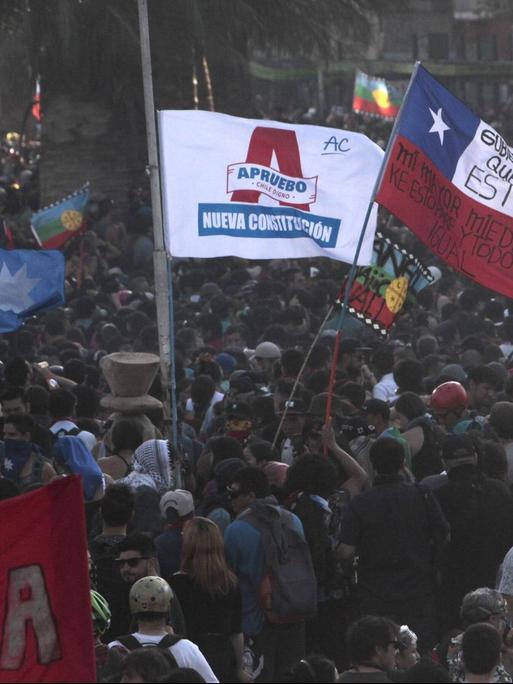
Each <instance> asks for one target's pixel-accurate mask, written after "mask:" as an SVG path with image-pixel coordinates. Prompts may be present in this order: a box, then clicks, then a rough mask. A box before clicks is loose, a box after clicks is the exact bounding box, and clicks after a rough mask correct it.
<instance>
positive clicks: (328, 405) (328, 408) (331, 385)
mask: <svg viewBox="0 0 513 684" xmlns="http://www.w3.org/2000/svg"><path fill="white" fill-rule="evenodd" d="M419 66H420V62H415V66H414V68H413V71H412V74H411V76H410V81H409V83H408V87H407V88H406V91H405V93H404V99H403V103H402V104H401V108H400V110H399V112H398V114H397V117H396V119H395V121H394V125H393V127H392V131H391V133H390V137H389V139H388V144H387V146H386V149H385V154H384V156H383V161H382V163H381V167H380V169H379V172H378V176H377V178H376V182H375V183H374V187H373V189H372V194H371V198H370V201H369V205H368V207H367V212H366V214H365V218H364V221H363V227H362V230H361V232H360V237H359V238H358V244H357V246H356V252H355V255H354V259H353V263H352V264H351V269H350V271H349V277H348V279H347V283H346V286H345V290H344V300H343V302H342V306H341V311H340V317H339V321H338V325H337V335H336V338H335V348H334V350H333V360H332V364H331V370H330V377H329V383H328V398H327V401H326V418H325V422H326V423H328V421H329V419H330V417H331V404H332V400H333V388H334V386H335V378H336V372H337V363H338V356H339V350H340V339H341V333H342V326H343V325H344V321H345V319H346V315H347V308H348V304H349V295H350V292H351V289H352V287H353V282H354V279H355V276H356V270H357V268H358V257H359V256H360V252H361V249H362V245H363V239H364V237H365V232H366V230H367V225H368V223H369V218H370V215H371V211H372V205H373V204H374V198H375V197H376V194H377V192H378V189H379V186H380V185H381V181H382V180H383V174H384V172H385V167H386V165H387V162H388V159H389V157H390V153H391V151H392V144H393V140H394V138H395V135H396V130H397V127H398V125H399V122H400V119H401V116H402V111H403V104H404V102H406V98H407V96H408V93H409V91H410V88H411V85H412V83H413V80H414V78H415V76H416V74H417V71H418V68H419ZM338 301H339V300H338ZM332 311H333V305H332V306H331V307H330V309H329V310H328V314H327V315H326V318H325V319H324V321H323V322H322V324H321V327H320V328H319V332H318V333H317V336H316V337H315V340H314V341H313V343H312V345H311V347H310V349H309V350H308V352H307V355H306V357H305V360H304V362H303V365H302V367H301V370H300V371H299V373H298V375H297V377H296V380H295V382H294V385H293V387H292V390H291V392H290V395H289V398H288V400H287V403H288V402H290V401H292V399H293V397H294V395H295V393H296V389H297V386H298V385H299V382H300V379H301V376H302V374H303V371H304V369H305V367H306V364H307V363H308V359H309V358H310V354H311V352H312V349H313V347H314V345H315V344H316V343H317V340H318V339H319V337H320V335H321V332H322V329H323V328H324V325H325V323H326V322H327V320H328V318H329V316H330V315H331V312H332ZM287 403H286V404H285V407H284V411H283V413H282V416H281V420H280V423H279V426H278V428H277V430H276V433H275V435H274V440H273V446H275V445H276V442H277V441H278V437H279V434H280V431H281V428H282V425H283V422H284V421H285V417H286V415H287V410H288V408H287ZM324 453H325V455H327V449H325V450H324Z"/></svg>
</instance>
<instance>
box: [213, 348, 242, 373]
mask: <svg viewBox="0 0 513 684" xmlns="http://www.w3.org/2000/svg"><path fill="white" fill-rule="evenodd" d="M215 358H216V362H217V363H218V364H219V365H220V366H221V368H222V369H223V371H224V373H226V374H227V375H231V374H232V373H233V371H234V370H235V366H236V365H237V361H236V359H235V358H234V357H233V356H232V355H231V354H227V353H226V352H221V353H220V354H217V356H216V357H215Z"/></svg>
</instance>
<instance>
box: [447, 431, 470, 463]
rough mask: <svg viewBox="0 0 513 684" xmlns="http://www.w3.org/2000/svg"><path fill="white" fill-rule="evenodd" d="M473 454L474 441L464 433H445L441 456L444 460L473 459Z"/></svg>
mask: <svg viewBox="0 0 513 684" xmlns="http://www.w3.org/2000/svg"><path fill="white" fill-rule="evenodd" d="M475 455H476V451H475V448H474V443H473V442H472V439H471V438H470V437H469V436H468V435H466V434H465V433H462V434H458V435H447V437H446V438H445V439H444V441H443V442H442V458H443V459H444V461H456V460H458V461H461V460H464V461H468V460H473V459H474V458H475Z"/></svg>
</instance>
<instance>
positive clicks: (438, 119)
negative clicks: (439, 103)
mask: <svg viewBox="0 0 513 684" xmlns="http://www.w3.org/2000/svg"><path fill="white" fill-rule="evenodd" d="M429 111H430V112H431V116H432V117H433V125H432V126H431V128H430V129H429V132H430V133H438V135H439V136H440V145H443V144H444V133H445V131H450V130H451V129H450V127H449V126H448V125H447V124H446V123H445V121H444V120H443V119H442V108H441V107H440V108H439V110H438V112H436V114H435V112H434V111H433V110H432V109H431V107H430V108H429Z"/></svg>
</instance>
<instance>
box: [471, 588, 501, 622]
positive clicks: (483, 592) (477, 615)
mask: <svg viewBox="0 0 513 684" xmlns="http://www.w3.org/2000/svg"><path fill="white" fill-rule="evenodd" d="M506 610H507V605H506V600H505V599H504V597H503V596H502V594H501V593H500V592H498V591H496V590H495V589H489V588H488V587H480V588H479V589H475V590H474V591H471V592H469V593H468V594H466V595H465V597H464V599H463V602H462V604H461V609H460V617H461V619H462V620H463V622H464V623H467V624H474V623H476V622H483V621H486V620H488V618H490V617H491V616H492V615H505V614H506Z"/></svg>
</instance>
